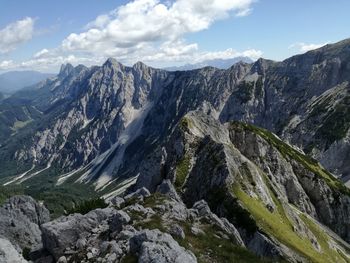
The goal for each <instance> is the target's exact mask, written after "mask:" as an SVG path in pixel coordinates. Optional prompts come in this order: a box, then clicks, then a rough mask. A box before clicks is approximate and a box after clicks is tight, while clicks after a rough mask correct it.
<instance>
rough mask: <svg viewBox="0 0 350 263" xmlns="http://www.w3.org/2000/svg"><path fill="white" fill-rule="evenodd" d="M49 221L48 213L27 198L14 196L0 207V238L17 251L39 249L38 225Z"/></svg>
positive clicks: (39, 234) (39, 231) (39, 235)
mask: <svg viewBox="0 0 350 263" xmlns="http://www.w3.org/2000/svg"><path fill="white" fill-rule="evenodd" d="M49 219H50V214H49V211H48V210H47V209H46V208H45V207H44V206H43V205H41V204H39V203H38V202H36V201H35V200H34V199H33V198H31V197H29V196H14V197H11V198H10V199H8V200H7V201H6V202H5V203H4V204H3V205H2V207H0V236H3V237H5V238H6V239H8V240H9V241H10V242H11V243H12V244H13V245H14V246H15V248H16V249H17V250H18V251H21V250H22V249H24V248H30V249H40V247H41V246H42V245H41V243H42V241H41V230H40V225H41V224H42V223H45V222H47V221H48V220H49Z"/></svg>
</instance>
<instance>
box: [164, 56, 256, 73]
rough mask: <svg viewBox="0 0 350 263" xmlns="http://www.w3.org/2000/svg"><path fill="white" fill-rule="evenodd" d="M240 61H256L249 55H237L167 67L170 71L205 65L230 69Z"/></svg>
mask: <svg viewBox="0 0 350 263" xmlns="http://www.w3.org/2000/svg"><path fill="white" fill-rule="evenodd" d="M238 62H244V63H248V64H249V63H253V62H254V61H253V60H252V59H251V58H248V57H236V58H229V59H212V60H205V61H202V62H200V63H195V64H186V65H183V66H178V67H168V68H165V69H166V70H169V71H177V70H178V71H184V70H193V69H199V68H204V67H214V68H219V69H228V68H230V67H231V66H232V65H234V64H236V63H238Z"/></svg>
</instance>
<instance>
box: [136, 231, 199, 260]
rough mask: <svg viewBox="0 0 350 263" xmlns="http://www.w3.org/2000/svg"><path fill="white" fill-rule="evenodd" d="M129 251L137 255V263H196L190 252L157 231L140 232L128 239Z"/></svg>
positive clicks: (167, 235)
mask: <svg viewBox="0 0 350 263" xmlns="http://www.w3.org/2000/svg"><path fill="white" fill-rule="evenodd" d="M130 250H131V252H132V253H138V254H139V259H138V262H139V263H148V262H158V263H183V262H186V263H192V262H197V259H196V257H195V256H194V255H193V253H192V252H191V251H188V250H186V249H185V248H183V247H181V246H180V245H179V244H178V243H177V242H176V241H175V240H174V239H173V238H172V237H171V235H169V234H166V233H162V232H161V231H159V230H158V229H154V230H148V229H146V230H142V231H140V232H139V233H137V234H136V235H135V236H134V237H132V238H131V239H130Z"/></svg>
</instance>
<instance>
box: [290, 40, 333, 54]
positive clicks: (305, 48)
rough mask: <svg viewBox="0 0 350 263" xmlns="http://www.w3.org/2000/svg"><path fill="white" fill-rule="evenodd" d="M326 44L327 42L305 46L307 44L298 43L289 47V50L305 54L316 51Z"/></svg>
mask: <svg viewBox="0 0 350 263" xmlns="http://www.w3.org/2000/svg"><path fill="white" fill-rule="evenodd" d="M327 44H328V42H326V43H321V44H307V43H303V42H298V43H294V44H292V45H290V46H289V49H297V50H299V51H300V52H307V51H310V50H314V49H318V48H320V47H323V46H325V45H327Z"/></svg>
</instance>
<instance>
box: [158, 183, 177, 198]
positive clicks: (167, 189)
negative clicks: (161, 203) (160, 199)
mask: <svg viewBox="0 0 350 263" xmlns="http://www.w3.org/2000/svg"><path fill="white" fill-rule="evenodd" d="M157 192H159V193H161V194H164V195H166V196H168V197H170V198H172V199H174V200H176V201H181V198H180V197H179V195H178V194H177V192H176V190H175V187H174V185H173V184H172V183H171V181H170V180H169V179H166V180H163V182H162V183H161V184H160V185H159V186H158V187H157Z"/></svg>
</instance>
